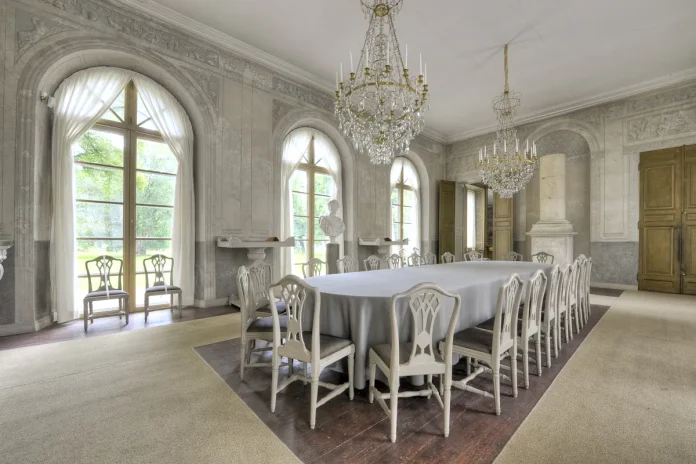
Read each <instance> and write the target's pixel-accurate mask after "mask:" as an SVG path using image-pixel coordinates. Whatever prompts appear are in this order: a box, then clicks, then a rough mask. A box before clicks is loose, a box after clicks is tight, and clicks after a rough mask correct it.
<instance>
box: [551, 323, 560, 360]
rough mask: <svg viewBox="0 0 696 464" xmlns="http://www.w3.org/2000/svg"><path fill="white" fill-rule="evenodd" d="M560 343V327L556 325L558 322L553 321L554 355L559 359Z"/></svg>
mask: <svg viewBox="0 0 696 464" xmlns="http://www.w3.org/2000/svg"><path fill="white" fill-rule="evenodd" d="M559 343H560V341H559V340H558V325H557V324H556V321H553V354H554V357H555V358H557V357H558V350H559V347H558V344H559Z"/></svg>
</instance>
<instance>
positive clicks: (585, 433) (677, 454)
mask: <svg viewBox="0 0 696 464" xmlns="http://www.w3.org/2000/svg"><path fill="white" fill-rule="evenodd" d="M694 359H696V297H693V296H682V295H667V294H658V293H647V292H624V293H623V295H622V296H621V297H620V298H619V299H618V301H616V303H614V305H613V306H612V308H611V310H610V311H609V312H608V313H607V315H606V316H604V318H602V320H601V321H600V322H599V323H598V324H597V327H596V328H595V329H594V330H593V331H592V333H591V334H590V335H589V336H588V337H587V340H586V341H585V343H583V344H582V346H581V347H580V348H579V349H578V351H577V353H576V354H575V356H573V358H572V359H571V360H570V361H569V362H568V364H567V366H566V367H565V369H563V371H562V372H561V373H560V374H559V375H558V377H557V379H556V381H555V382H554V383H553V385H552V386H551V387H550V388H549V389H548V391H547V392H546V394H545V395H544V396H543V397H542V399H541V400H540V401H539V403H538V404H537V406H536V408H535V409H534V410H533V411H532V413H531V414H530V415H529V417H528V418H527V419H526V420H525V422H524V423H523V424H522V425H521V426H520V428H519V429H518V430H517V433H516V434H515V435H514V436H513V437H512V439H511V440H510V442H509V443H508V445H507V446H506V447H505V449H504V450H503V452H502V453H501V454H500V456H499V457H498V459H497V460H496V463H499V464H506V463H519V462H536V463H561V462H593V463H602V462H611V463H614V462H631V463H652V462H654V463H672V462H674V463H682V462H696V440H694V437H696V394H695V392H696V369H694Z"/></svg>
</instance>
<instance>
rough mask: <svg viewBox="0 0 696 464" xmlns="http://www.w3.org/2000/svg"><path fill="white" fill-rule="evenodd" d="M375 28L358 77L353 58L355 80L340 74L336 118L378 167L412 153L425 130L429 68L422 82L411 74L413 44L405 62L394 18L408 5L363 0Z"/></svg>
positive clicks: (370, 32) (367, 39) (371, 28)
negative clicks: (403, 6)
mask: <svg viewBox="0 0 696 464" xmlns="http://www.w3.org/2000/svg"><path fill="white" fill-rule="evenodd" d="M360 3H361V4H362V8H363V11H364V13H365V17H369V18H370V25H369V28H368V30H367V35H366V37H365V45H364V46H363V49H362V52H361V54H360V58H359V59H358V63H357V64H358V67H357V72H356V69H355V68H354V67H353V54H352V53H351V55H350V78H349V79H348V81H347V82H344V80H343V64H341V73H340V79H339V75H338V73H337V74H336V117H337V118H338V122H339V127H340V128H341V130H342V131H343V133H344V134H345V135H346V136H347V137H348V138H349V139H350V140H351V141H352V142H353V145H354V146H355V148H356V149H357V150H360V151H361V152H363V153H365V154H367V155H368V156H369V157H370V161H371V162H372V163H374V164H389V163H391V161H392V159H393V158H394V157H395V156H398V155H400V154H401V153H402V152H403V151H406V150H408V148H409V144H410V142H411V140H412V139H413V138H414V137H415V136H416V135H418V134H419V133H420V132H421V131H422V130H423V128H424V127H425V119H424V117H423V113H424V111H425V110H426V109H427V107H428V104H427V101H428V84H427V75H428V71H427V65H426V68H425V71H424V70H423V60H422V58H421V59H420V73H419V74H418V77H410V75H409V72H408V45H406V50H405V58H404V59H402V57H401V51H400V48H399V41H398V39H397V38H396V31H395V29H394V16H396V14H397V13H398V12H399V10H400V9H401V6H402V3H403V0H361V1H360Z"/></svg>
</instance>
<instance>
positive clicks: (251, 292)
mask: <svg viewBox="0 0 696 464" xmlns="http://www.w3.org/2000/svg"><path fill="white" fill-rule="evenodd" d="M255 286H256V283H255V279H254V278H253V277H252V274H251V273H250V272H249V269H248V268H246V267H245V266H240V267H239V270H238V271H237V294H238V296H239V303H240V304H239V309H240V315H241V320H242V324H241V361H240V366H239V376H240V378H241V380H242V381H244V370H245V369H246V368H248V367H262V366H268V367H270V366H272V364H271V362H252V360H251V356H252V354H258V353H264V352H268V351H271V350H272V348H271V347H269V346H268V343H270V342H272V341H273V318H272V317H271V316H268V315H265V314H267V313H265V311H264V309H265V310H267V311H268V312H271V308H270V307H268V301H269V300H268V298H269V295H271V292H270V290H269V289H268V288H266V291H265V292H264V293H265V296H264V297H263V300H262V301H259V300H258V296H259V294H260V292H258V291H256V289H255ZM263 302H265V303H266V305H265V307H264V305H263ZM283 308H285V307H284V306H283ZM278 323H279V324H280V326H281V327H285V326H287V318H286V317H283V316H280V317H279V319H278ZM257 340H261V341H265V342H267V344H266V346H264V347H262V348H256V346H255V342H256V341H257Z"/></svg>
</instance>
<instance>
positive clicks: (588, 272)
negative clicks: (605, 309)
mask: <svg viewBox="0 0 696 464" xmlns="http://www.w3.org/2000/svg"><path fill="white" fill-rule="evenodd" d="M591 284H592V258H587V261H586V262H585V295H586V297H587V298H588V302H587V304H588V307H589V304H590V303H589V298H590V285H591Z"/></svg>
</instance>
